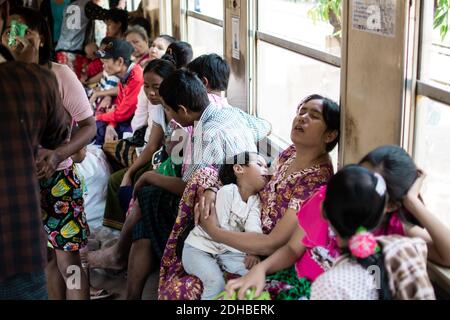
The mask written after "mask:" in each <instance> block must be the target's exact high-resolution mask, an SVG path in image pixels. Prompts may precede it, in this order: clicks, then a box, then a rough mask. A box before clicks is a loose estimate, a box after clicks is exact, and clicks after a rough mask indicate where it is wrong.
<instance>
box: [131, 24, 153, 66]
mask: <svg viewBox="0 0 450 320" xmlns="http://www.w3.org/2000/svg"><path fill="white" fill-rule="evenodd" d="M125 40H126V41H128V42H129V43H130V44H131V45H132V46H133V48H134V52H133V61H134V62H135V63H137V64H139V65H140V66H141V67H142V68H145V65H146V64H147V62H149V61H150V60H152V58H151V57H150V48H149V46H148V41H149V40H148V36H147V33H146V32H145V29H144V28H142V27H140V26H132V27H130V28H128V30H127V32H125Z"/></svg>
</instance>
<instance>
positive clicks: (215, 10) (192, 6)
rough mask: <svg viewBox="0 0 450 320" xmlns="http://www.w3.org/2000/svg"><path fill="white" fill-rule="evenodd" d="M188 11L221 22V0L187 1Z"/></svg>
mask: <svg viewBox="0 0 450 320" xmlns="http://www.w3.org/2000/svg"><path fill="white" fill-rule="evenodd" d="M188 10H189V11H195V12H198V13H201V14H204V15H207V16H210V17H213V18H216V19H219V20H223V1H222V0H189V2H188Z"/></svg>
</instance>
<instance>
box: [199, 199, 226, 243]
mask: <svg viewBox="0 0 450 320" xmlns="http://www.w3.org/2000/svg"><path fill="white" fill-rule="evenodd" d="M199 207H200V205H199V203H197V204H196V205H195V207H194V214H195V211H196V210H197V211H199V210H200V209H199ZM209 208H210V210H209V215H208V216H207V217H205V216H204V215H203V214H200V213H199V212H197V214H198V215H199V217H200V221H199V224H200V226H201V227H202V228H203V230H205V231H206V233H208V234H209V235H210V236H211V238H213V240H214V237H213V235H212V234H211V232H212V230H214V228H217V227H219V226H220V224H219V220H218V219H217V213H216V205H215V203H214V202H212V203H211V205H210V207H209Z"/></svg>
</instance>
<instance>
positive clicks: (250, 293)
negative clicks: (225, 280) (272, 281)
mask: <svg viewBox="0 0 450 320" xmlns="http://www.w3.org/2000/svg"><path fill="white" fill-rule="evenodd" d="M255 293H256V289H255V288H251V289H248V290H247V292H246V293H245V300H271V299H270V294H269V292H267V291H263V292H262V293H261V294H260V295H259V296H257V297H255ZM214 300H238V295H237V291H235V292H234V293H233V295H232V296H231V297H230V296H228V293H227V292H226V291H222V292H221V293H219V295H218V296H217V297H215V298H214Z"/></svg>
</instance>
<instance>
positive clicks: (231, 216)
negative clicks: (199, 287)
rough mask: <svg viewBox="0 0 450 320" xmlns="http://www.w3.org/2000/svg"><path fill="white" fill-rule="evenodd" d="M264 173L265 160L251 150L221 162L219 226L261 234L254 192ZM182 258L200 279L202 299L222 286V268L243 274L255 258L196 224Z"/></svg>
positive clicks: (258, 206)
mask: <svg viewBox="0 0 450 320" xmlns="http://www.w3.org/2000/svg"><path fill="white" fill-rule="evenodd" d="M267 174H268V170H267V163H266V161H265V159H264V158H263V157H262V156H260V155H258V154H255V153H251V152H244V153H242V154H239V155H236V156H234V157H232V158H230V159H228V160H227V161H226V162H225V164H224V165H222V167H221V169H220V171H219V177H220V181H221V182H222V183H223V184H224V186H223V187H222V188H220V190H219V191H218V192H217V200H216V210H217V218H218V221H219V224H220V227H221V228H224V229H227V230H231V231H238V232H244V231H245V232H258V233H262V229H261V218H260V214H261V212H260V208H261V206H260V199H259V196H258V192H259V191H260V190H261V189H262V188H263V187H264V186H265V184H266V182H267V180H266V177H267ZM182 261H183V267H184V269H185V270H186V272H187V273H189V274H192V275H195V276H197V277H198V278H200V280H201V281H202V282H203V288H204V289H203V294H202V299H203V300H211V299H213V298H214V297H216V296H217V295H218V294H219V293H220V292H221V291H222V290H223V289H224V287H225V280H224V278H223V271H227V272H229V273H233V274H239V275H244V274H246V273H247V272H248V269H250V268H251V267H253V266H254V265H256V264H257V263H258V262H259V258H258V257H256V256H250V255H246V254H245V253H242V252H240V251H238V250H236V249H234V248H231V247H229V246H226V245H224V244H220V243H217V242H214V241H212V240H211V238H210V237H209V236H208V234H207V233H206V232H205V231H204V230H203V229H202V228H201V227H200V226H196V227H195V228H194V229H193V230H192V231H191V232H190V234H189V236H188V237H187V239H186V241H185V243H184V248H183V254H182Z"/></svg>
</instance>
